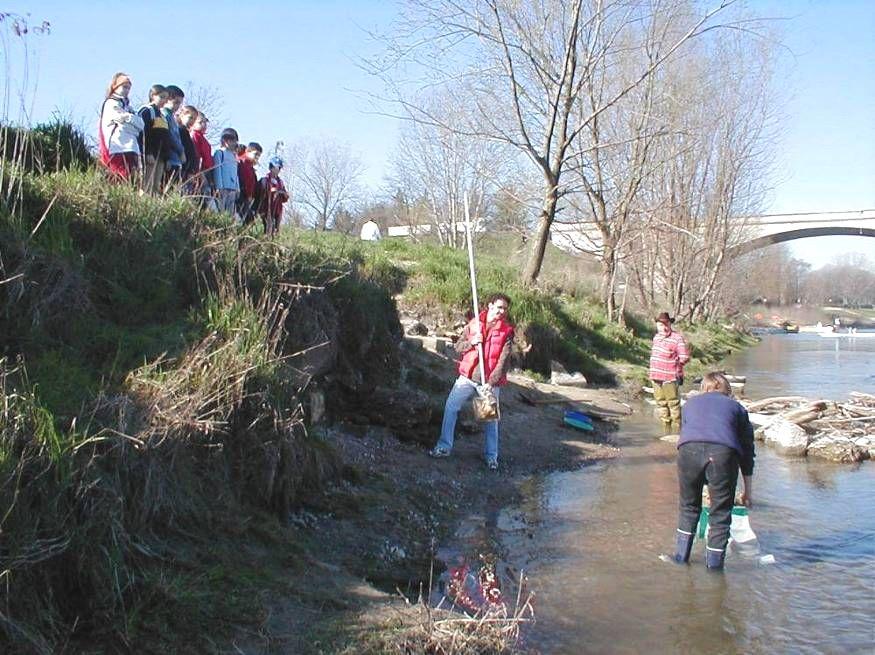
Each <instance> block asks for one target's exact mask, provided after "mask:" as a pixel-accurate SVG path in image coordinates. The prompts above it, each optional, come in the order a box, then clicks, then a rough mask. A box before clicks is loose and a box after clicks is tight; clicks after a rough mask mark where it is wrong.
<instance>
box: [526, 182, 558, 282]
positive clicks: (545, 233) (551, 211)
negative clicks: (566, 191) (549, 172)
mask: <svg viewBox="0 0 875 655" xmlns="http://www.w3.org/2000/svg"><path fill="white" fill-rule="evenodd" d="M558 202H559V189H558V187H557V185H556V182H555V180H550V179H548V180H547V190H546V193H545V194H544V204H543V206H542V208H541V217H540V218H539V219H538V229H537V230H536V231H535V238H534V239H532V250H531V252H530V253H529V261H528V262H527V263H526V268H525V270H524V271H523V282H524V283H525V284H528V285H533V284H534V283H535V282H536V281H537V280H538V275H540V274H541V265H542V264H543V263H544V253H545V252H546V250H547V241H549V240H550V227H551V226H552V225H553V219H554V218H555V217H556V205H557V203H558Z"/></svg>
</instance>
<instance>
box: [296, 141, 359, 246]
mask: <svg viewBox="0 0 875 655" xmlns="http://www.w3.org/2000/svg"><path fill="white" fill-rule="evenodd" d="M294 161H295V163H294V164H293V165H292V166H291V170H290V175H291V176H292V177H293V178H295V180H296V181H297V195H296V196H293V198H292V199H293V201H294V202H296V203H297V204H299V205H300V206H301V207H303V208H304V210H305V212H306V213H307V214H308V217H309V220H310V223H311V225H313V226H314V227H316V228H318V229H320V230H327V229H330V228H332V227H333V226H334V222H335V220H336V218H337V215H338V212H339V211H340V210H341V209H344V208H346V209H347V210H350V209H352V208H354V207H355V205H356V203H357V202H358V201H359V199H360V196H361V187H360V185H359V182H360V179H361V176H362V174H363V173H364V165H363V164H362V163H361V161H360V160H359V159H358V157H356V156H355V155H354V154H353V153H352V152H351V151H350V149H349V146H347V145H344V144H341V143H338V142H337V141H334V140H332V139H319V140H315V141H311V142H310V143H309V144H303V145H302V146H301V147H300V148H299V149H298V154H297V155H296V156H295V160H294Z"/></svg>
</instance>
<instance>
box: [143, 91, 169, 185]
mask: <svg viewBox="0 0 875 655" xmlns="http://www.w3.org/2000/svg"><path fill="white" fill-rule="evenodd" d="M166 101H167V89H166V88H165V87H164V86H162V85H161V84H154V85H152V88H151V89H149V104H147V105H143V106H142V107H140V111H139V112H138V114H139V116H140V118H142V119H143V132H142V133H141V135H140V152H142V153H143V157H144V160H145V161H144V166H143V191H145V192H146V193H150V194H152V195H155V194H157V193H158V192H160V191H161V186H162V184H163V182H164V169H165V168H167V157H168V156H169V154H170V129H169V128H168V125H167V119H165V118H164V114H163V113H162V111H161V108H162V107H163V106H164V103H165V102H166Z"/></svg>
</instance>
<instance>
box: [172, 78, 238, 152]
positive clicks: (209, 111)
mask: <svg viewBox="0 0 875 655" xmlns="http://www.w3.org/2000/svg"><path fill="white" fill-rule="evenodd" d="M181 86H182V90H183V92H184V93H185V104H187V105H191V106H193V107H195V108H197V110H198V111H199V112H201V113H203V114H206V116H207V118H209V119H210V122H209V124H208V127H207V139H209V140H210V141H211V142H217V141H218V140H219V135H220V134H221V133H222V130H224V129H225V128H226V127H228V118H227V117H226V115H225V97H224V96H223V95H222V91H221V90H220V89H219V88H218V87H216V86H211V85H207V84H197V83H195V82H193V81H191V80H189V81H187V82H186V83H185V84H184V85H181Z"/></svg>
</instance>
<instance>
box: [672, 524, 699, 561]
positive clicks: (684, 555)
mask: <svg viewBox="0 0 875 655" xmlns="http://www.w3.org/2000/svg"><path fill="white" fill-rule="evenodd" d="M694 536H695V535H693V534H687V533H686V532H681V531H680V530H678V536H677V547H676V548H675V554H674V562H675V564H686V563H687V562H689V561H690V551H692V550H693V537H694Z"/></svg>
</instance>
